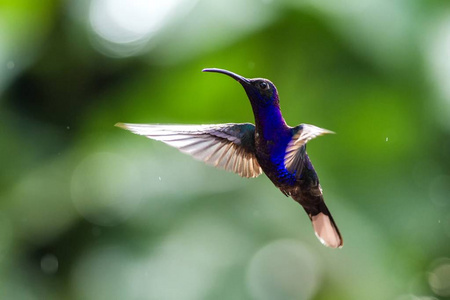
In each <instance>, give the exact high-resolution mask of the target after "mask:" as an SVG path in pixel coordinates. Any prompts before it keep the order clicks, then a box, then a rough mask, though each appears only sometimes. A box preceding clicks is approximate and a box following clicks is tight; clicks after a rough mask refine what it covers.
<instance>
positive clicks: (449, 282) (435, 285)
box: [428, 258, 450, 296]
mask: <svg viewBox="0 0 450 300" xmlns="http://www.w3.org/2000/svg"><path fill="white" fill-rule="evenodd" d="M428 282H429V284H430V287H431V289H432V290H433V292H434V293H435V294H437V295H439V296H450V259H448V258H446V259H443V260H441V261H440V262H439V263H437V265H436V267H434V268H433V270H432V271H431V272H430V274H429V275H428Z"/></svg>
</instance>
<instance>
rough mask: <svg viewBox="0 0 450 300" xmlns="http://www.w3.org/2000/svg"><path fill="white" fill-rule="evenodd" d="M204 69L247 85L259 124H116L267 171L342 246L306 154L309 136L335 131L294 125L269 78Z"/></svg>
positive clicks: (209, 159) (242, 171)
mask: <svg viewBox="0 0 450 300" xmlns="http://www.w3.org/2000/svg"><path fill="white" fill-rule="evenodd" d="M203 72H215V73H221V74H225V75H228V76H229V77H231V78H233V79H235V80H236V81H237V82H239V83H240V84H241V85H242V87H243V88H244V90H245V92H246V94H247V96H248V99H249V100H250V104H251V107H252V110H253V114H254V118H255V124H254V125H253V124H251V123H227V124H212V125H172V124H168V125H164V124H129V123H117V124H116V125H115V126H117V127H121V128H123V129H126V130H129V131H131V132H133V133H135V134H138V135H143V136H146V137H148V138H150V139H153V140H157V141H162V142H164V143H166V144H168V145H170V146H172V147H175V148H177V149H179V150H180V151H181V152H184V153H187V154H189V155H191V156H193V157H194V158H195V159H197V160H201V161H204V162H205V163H206V164H209V165H212V166H215V167H217V168H220V169H225V170H228V171H231V172H234V173H237V174H239V175H240V176H242V177H247V178H253V177H257V176H259V175H261V174H262V173H263V172H264V173H265V174H266V176H267V177H268V178H269V179H270V180H271V181H272V183H273V184H274V185H275V186H276V187H277V188H279V189H280V190H281V192H282V193H283V194H284V195H286V196H288V197H291V198H292V199H293V200H295V201H296V202H298V203H299V204H300V205H301V206H302V207H303V209H304V210H305V212H306V213H307V215H308V217H309V219H310V220H311V223H312V226H313V229H314V232H315V234H316V236H317V238H318V239H319V240H320V242H322V244H324V245H325V246H328V247H331V248H341V247H342V245H343V240H342V237H341V234H340V232H339V229H338V228H337V226H336V223H335V222H334V220H333V217H332V216H331V213H330V211H329V210H328V208H327V206H326V205H325V202H324V199H323V193H322V188H321V186H320V183H319V177H318V176H317V173H316V171H315V170H314V167H313V165H312V163H311V161H310V159H309V156H308V154H307V153H306V143H307V142H308V141H310V140H311V139H313V138H315V137H318V136H321V135H324V134H330V133H334V132H332V131H330V130H327V129H323V128H319V127H316V126H314V125H309V124H300V125H298V126H295V127H290V126H288V125H287V124H286V122H285V120H284V118H283V116H282V114H281V109H280V100H279V97H278V92H277V89H276V87H275V85H274V84H273V83H272V82H271V81H269V80H268V79H264V78H253V79H248V78H245V77H243V76H241V75H238V74H235V73H233V72H230V71H227V70H224V69H217V68H208V69H203Z"/></svg>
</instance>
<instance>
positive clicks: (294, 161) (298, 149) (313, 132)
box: [284, 124, 334, 176]
mask: <svg viewBox="0 0 450 300" xmlns="http://www.w3.org/2000/svg"><path fill="white" fill-rule="evenodd" d="M328 133H334V132H333V131H330V130H327V129H323V128H320V127H317V126H314V125H309V124H300V125H298V126H297V127H295V128H294V135H293V136H292V139H291V141H290V142H289V143H288V145H287V147H286V154H285V155H284V166H285V167H286V169H287V170H288V171H289V172H291V173H294V172H296V174H297V176H300V175H301V173H302V169H303V165H304V157H305V153H306V146H305V145H306V143H307V142H308V141H310V140H312V139H313V138H315V137H318V136H321V135H324V134H328Z"/></svg>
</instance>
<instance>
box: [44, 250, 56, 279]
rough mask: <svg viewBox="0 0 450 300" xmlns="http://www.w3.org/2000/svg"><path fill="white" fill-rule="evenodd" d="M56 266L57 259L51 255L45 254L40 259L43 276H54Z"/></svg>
mask: <svg viewBox="0 0 450 300" xmlns="http://www.w3.org/2000/svg"><path fill="white" fill-rule="evenodd" d="M58 266H59V262H58V258H57V257H56V256H55V255H53V254H50V253H49V254H46V255H44V256H43V257H42V258H41V270H42V272H44V273H45V274H48V275H51V274H55V273H56V272H58Z"/></svg>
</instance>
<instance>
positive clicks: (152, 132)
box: [116, 123, 262, 178]
mask: <svg viewBox="0 0 450 300" xmlns="http://www.w3.org/2000/svg"><path fill="white" fill-rule="evenodd" d="M116 126H117V127H121V128H123V129H127V130H129V131H131V132H133V133H136V134H139V135H144V136H146V137H148V138H150V139H154V140H157V141H162V142H164V143H166V144H168V145H170V146H172V147H175V148H177V149H179V150H180V151H181V152H184V153H187V154H189V155H191V156H193V157H194V158H196V159H198V160H202V161H204V162H205V163H207V164H209V165H213V166H215V167H218V168H221V169H225V170H227V171H232V172H234V173H237V174H239V175H240V176H242V177H248V178H250V177H257V176H258V175H260V174H261V173H262V169H261V167H260V166H259V164H258V161H257V160H256V157H255V139H254V135H255V126H254V125H253V124H249V123H243V124H233V123H231V124H215V125H160V124H126V123H117V124H116Z"/></svg>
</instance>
